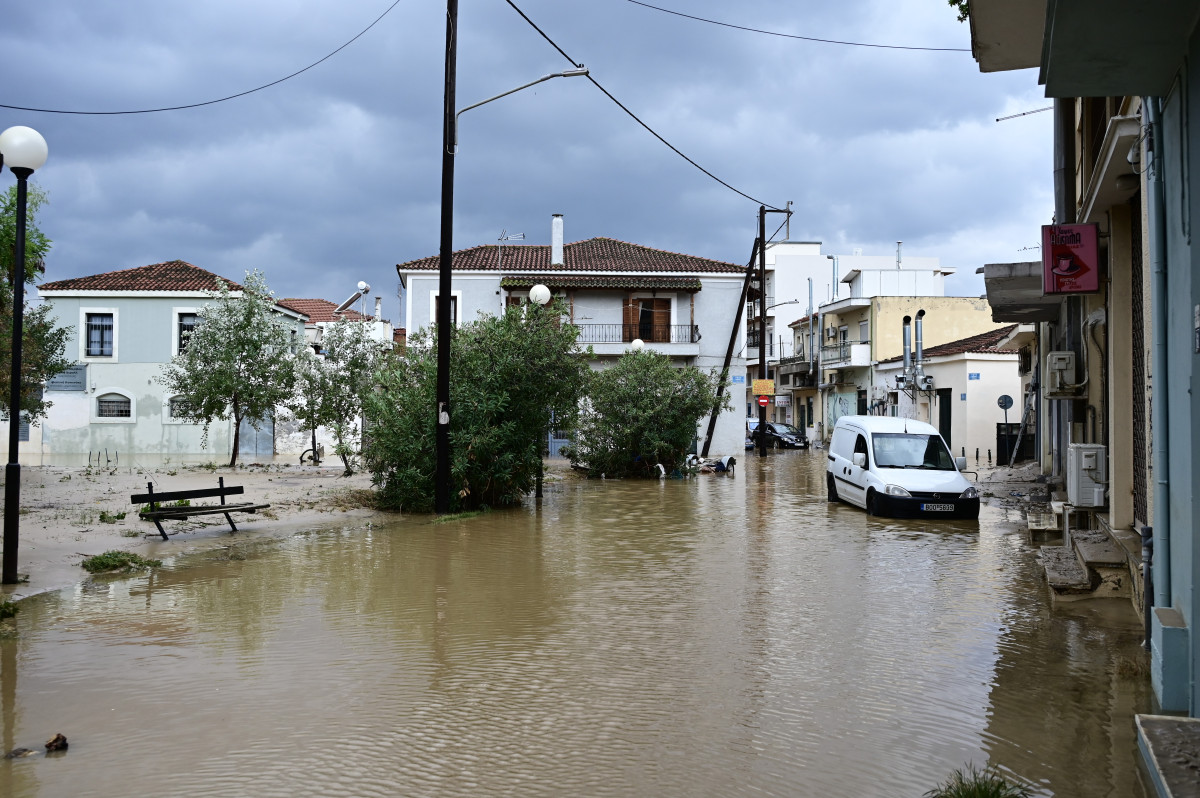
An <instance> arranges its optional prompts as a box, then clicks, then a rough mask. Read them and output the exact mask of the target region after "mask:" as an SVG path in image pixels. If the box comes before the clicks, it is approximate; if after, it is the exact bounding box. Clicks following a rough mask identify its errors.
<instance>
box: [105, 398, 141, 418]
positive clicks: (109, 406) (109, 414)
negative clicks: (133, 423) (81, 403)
mask: <svg viewBox="0 0 1200 798" xmlns="http://www.w3.org/2000/svg"><path fill="white" fill-rule="evenodd" d="M131 415H132V405H131V403H130V401H129V398H128V397H126V396H121V395H119V394H115V393H106V394H104V396H101V397H100V398H99V399H97V400H96V416H97V418H129V417H130V416H131Z"/></svg>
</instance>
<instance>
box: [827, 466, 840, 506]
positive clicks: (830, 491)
mask: <svg viewBox="0 0 1200 798" xmlns="http://www.w3.org/2000/svg"><path fill="white" fill-rule="evenodd" d="M825 490H826V491H827V496H826V498H827V500H828V501H831V502H835V501H837V500H838V495H837V485H835V484H834V482H833V474H830V473H826V474H825Z"/></svg>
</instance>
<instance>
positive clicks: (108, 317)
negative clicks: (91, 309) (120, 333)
mask: <svg viewBox="0 0 1200 798" xmlns="http://www.w3.org/2000/svg"><path fill="white" fill-rule="evenodd" d="M84 329H85V333H84V335H85V336H86V341H87V343H86V352H87V356H88V357H112V356H113V314H111V313H89V314H87V321H86V323H85V325H84Z"/></svg>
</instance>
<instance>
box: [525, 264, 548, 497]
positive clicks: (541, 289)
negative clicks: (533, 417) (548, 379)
mask: <svg viewBox="0 0 1200 798" xmlns="http://www.w3.org/2000/svg"><path fill="white" fill-rule="evenodd" d="M529 301H530V302H532V303H533V304H535V305H537V306H538V310H537V312H538V313H541V312H542V310H543V309H544V308H545V307H546V305H547V304H549V302H550V289H549V287H547V286H544V285H542V284H541V283H538V284H537V285H535V286H533V287H532V288H530V289H529ZM546 433H547V431H546V430H540V431H539V432H538V439H537V453H538V467H537V485H536V487H535V489H534V491H533V496H534V498H535V499H540V498H542V468H543V464H542V437H541V436H542V435H545V434H546Z"/></svg>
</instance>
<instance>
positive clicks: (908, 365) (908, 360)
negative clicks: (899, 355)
mask: <svg viewBox="0 0 1200 798" xmlns="http://www.w3.org/2000/svg"><path fill="white" fill-rule="evenodd" d="M911 324H912V316H905V317H904V335H903V340H904V376H905V377H907V376H909V371H910V370H911V369H912V355H911V354H909V340H910V338H909V325H911Z"/></svg>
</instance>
